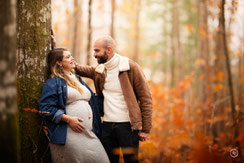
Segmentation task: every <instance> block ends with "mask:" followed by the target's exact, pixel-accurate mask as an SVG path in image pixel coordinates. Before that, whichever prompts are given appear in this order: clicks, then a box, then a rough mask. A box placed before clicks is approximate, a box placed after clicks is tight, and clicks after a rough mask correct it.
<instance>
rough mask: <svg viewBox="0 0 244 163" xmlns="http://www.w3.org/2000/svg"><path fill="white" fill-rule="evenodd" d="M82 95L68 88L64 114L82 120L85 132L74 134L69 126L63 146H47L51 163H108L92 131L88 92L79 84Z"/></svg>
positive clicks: (89, 95)
mask: <svg viewBox="0 0 244 163" xmlns="http://www.w3.org/2000/svg"><path fill="white" fill-rule="evenodd" d="M81 87H82V88H83V93H82V94H80V93H79V92H78V91H77V90H76V89H74V88H72V87H69V86H68V98H67V105H66V114H67V115H69V116H76V117H80V118H81V119H83V122H81V123H82V124H83V125H84V126H85V130H84V131H83V132H81V133H77V132H74V131H73V130H72V129H71V128H70V127H69V126H68V129H67V138H66V143H65V145H58V144H51V143H50V144H49V145H50V150H51V156H52V161H53V163H68V162H70V163H109V159H108V156H107V154H106V152H105V150H104V148H103V146H102V144H101V142H100V141H99V139H98V138H97V137H96V135H95V134H94V133H93V132H92V131H91V130H92V110H91V108H90V105H89V104H88V101H89V99H90V98H91V93H90V91H89V90H88V89H87V88H86V87H85V86H83V85H82V84H81Z"/></svg>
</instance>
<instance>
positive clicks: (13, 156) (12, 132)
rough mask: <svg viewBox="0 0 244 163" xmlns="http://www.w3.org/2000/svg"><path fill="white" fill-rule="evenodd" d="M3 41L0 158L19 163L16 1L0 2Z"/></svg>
mask: <svg viewBox="0 0 244 163" xmlns="http://www.w3.org/2000/svg"><path fill="white" fill-rule="evenodd" d="M0 40H2V42H1V44H0V49H1V54H0V78H1V80H0V89H1V91H0V133H1V134H0V140H1V141H0V156H1V160H2V161H6V162H18V161H19V158H18V143H19V142H18V127H17V126H18V125H17V120H18V117H17V100H16V98H17V95H16V94H17V93H16V92H17V91H16V78H15V74H16V66H15V63H16V1H15V0H12V1H1V2H0Z"/></svg>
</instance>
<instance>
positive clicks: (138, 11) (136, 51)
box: [133, 0, 141, 62]
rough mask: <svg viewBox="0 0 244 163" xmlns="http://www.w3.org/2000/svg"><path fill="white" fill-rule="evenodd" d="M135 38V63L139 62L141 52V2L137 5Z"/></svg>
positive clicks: (137, 1)
mask: <svg viewBox="0 0 244 163" xmlns="http://www.w3.org/2000/svg"><path fill="white" fill-rule="evenodd" d="M135 4H136V5H135V8H136V9H135V12H136V13H135V29H134V30H135V37H134V54H133V59H134V61H136V62H137V61H138V52H139V41H140V38H139V36H140V11H141V0H136V3H135Z"/></svg>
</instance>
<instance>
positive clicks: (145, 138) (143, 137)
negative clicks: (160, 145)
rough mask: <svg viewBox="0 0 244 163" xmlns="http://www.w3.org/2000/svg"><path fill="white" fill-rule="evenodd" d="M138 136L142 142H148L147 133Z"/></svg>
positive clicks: (140, 133)
mask: <svg viewBox="0 0 244 163" xmlns="http://www.w3.org/2000/svg"><path fill="white" fill-rule="evenodd" d="M138 135H139V139H140V141H146V140H147V136H148V134H147V133H145V132H139V133H138Z"/></svg>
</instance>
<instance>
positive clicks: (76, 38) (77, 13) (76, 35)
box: [72, 0, 82, 62]
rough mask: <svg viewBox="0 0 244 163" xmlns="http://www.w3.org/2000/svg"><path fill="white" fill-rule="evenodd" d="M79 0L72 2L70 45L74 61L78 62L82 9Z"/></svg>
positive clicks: (80, 44)
mask: <svg viewBox="0 0 244 163" xmlns="http://www.w3.org/2000/svg"><path fill="white" fill-rule="evenodd" d="M81 3H82V1H81V0H74V20H73V22H74V26H73V31H74V32H73V40H72V41H73V44H72V55H73V56H74V58H75V60H76V61H78V62H80V54H81V47H82V25H81V19H82V8H81V5H82V4H81Z"/></svg>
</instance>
